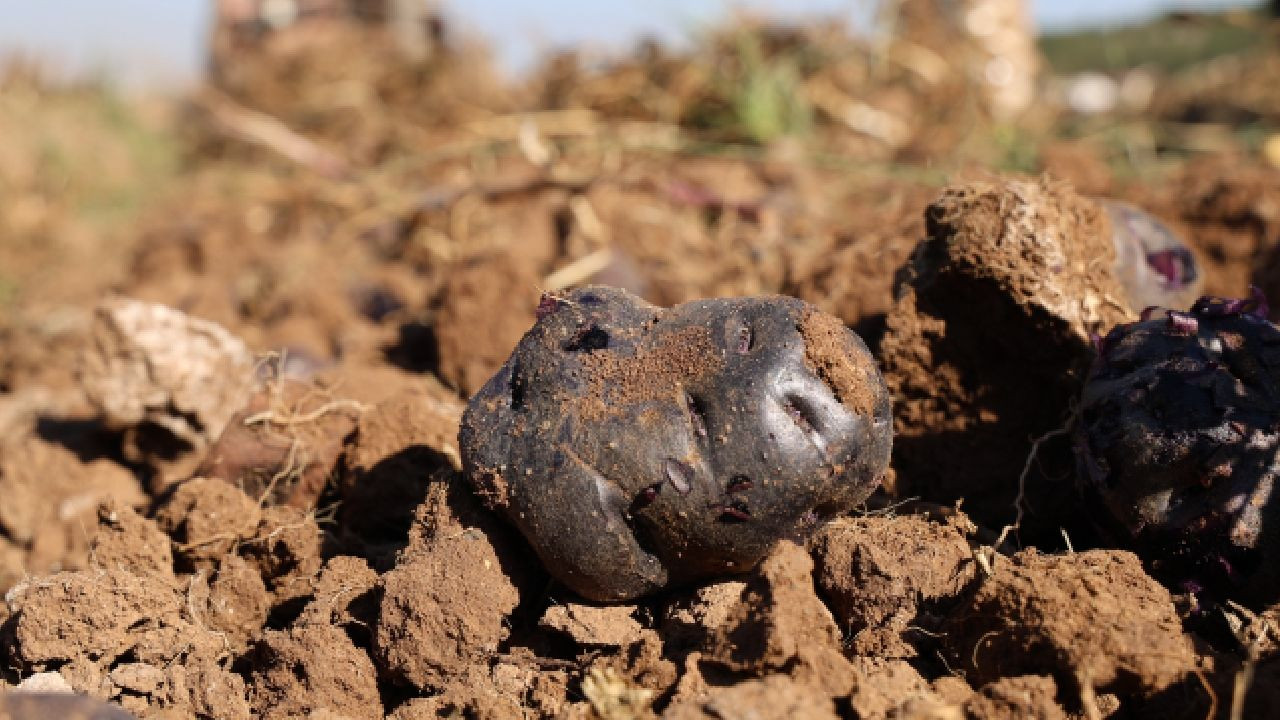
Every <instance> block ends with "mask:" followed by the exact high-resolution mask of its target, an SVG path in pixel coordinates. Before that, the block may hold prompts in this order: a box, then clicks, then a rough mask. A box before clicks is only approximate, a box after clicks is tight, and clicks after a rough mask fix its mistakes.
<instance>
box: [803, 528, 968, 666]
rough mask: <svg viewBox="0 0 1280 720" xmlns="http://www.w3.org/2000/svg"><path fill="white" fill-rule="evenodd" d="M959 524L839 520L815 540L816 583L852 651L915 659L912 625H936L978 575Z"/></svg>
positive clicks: (919, 626) (921, 626) (918, 627)
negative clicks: (910, 635) (937, 620)
mask: <svg viewBox="0 0 1280 720" xmlns="http://www.w3.org/2000/svg"><path fill="white" fill-rule="evenodd" d="M963 522H967V521H966V520H965V519H964V518H963V516H960V517H958V518H956V519H953V520H952V521H949V522H937V521H933V520H929V519H928V518H925V517H923V516H919V515H902V516H897V517H862V518H857V519H840V520H836V521H835V522H832V523H831V524H829V525H827V526H826V527H825V528H823V529H822V530H821V531H820V532H819V533H818V534H817V535H816V536H815V537H814V542H813V548H814V559H815V561H816V565H817V572H816V574H815V575H816V578H817V581H818V587H819V589H820V590H821V591H822V594H823V596H824V597H825V598H826V599H827V601H828V602H829V603H830V605H831V609H832V611H833V613H834V614H835V617H836V622H837V623H838V624H839V626H840V627H841V628H842V629H843V630H844V632H845V633H846V636H847V637H848V638H849V640H848V648H849V651H850V652H852V653H853V654H856V655H876V656H880V657H902V658H905V657H914V656H915V654H916V651H915V648H914V647H913V646H912V645H911V638H910V637H909V633H910V630H911V629H912V628H916V629H923V630H926V631H927V630H928V629H929V627H930V626H932V625H935V624H936V619H937V617H938V616H939V615H940V614H942V613H945V611H946V609H947V605H948V602H949V601H953V600H955V599H956V598H958V597H959V596H960V594H961V593H962V592H963V591H964V589H965V588H966V587H968V585H969V584H970V583H971V582H972V580H973V578H974V575H975V573H976V569H977V568H976V565H975V563H974V560H973V550H972V548H971V547H970V545H969V542H968V540H967V539H966V537H965V534H964V531H963V529H962V527H960V525H962V524H963ZM917 637H920V636H917Z"/></svg>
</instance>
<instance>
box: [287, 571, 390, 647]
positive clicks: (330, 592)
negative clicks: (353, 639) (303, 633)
mask: <svg viewBox="0 0 1280 720" xmlns="http://www.w3.org/2000/svg"><path fill="white" fill-rule="evenodd" d="M377 585H378V574H377V573H375V572H374V571H373V569H372V568H370V567H369V564H368V563H367V562H365V561H364V560H362V559H361V558H357V557H352V556H350V555H339V556H337V557H335V558H333V559H331V560H330V561H329V562H328V563H326V564H325V566H324V569H323V570H321V571H320V575H319V577H317V578H316V581H315V590H314V591H313V593H312V599H311V602H310V603H308V604H307V606H306V607H305V608H303V610H302V614H301V615H299V616H298V619H297V621H296V622H297V623H298V624H308V623H311V624H326V625H334V626H337V627H342V628H344V629H346V630H347V631H348V632H353V631H354V629H355V628H357V627H362V628H363V632H364V634H366V635H368V634H369V633H370V632H371V630H370V627H371V626H372V624H373V621H374V619H375V618H376V617H377V611H378V604H377V598H376V597H375V593H374V590H375V588H376V587H377Z"/></svg>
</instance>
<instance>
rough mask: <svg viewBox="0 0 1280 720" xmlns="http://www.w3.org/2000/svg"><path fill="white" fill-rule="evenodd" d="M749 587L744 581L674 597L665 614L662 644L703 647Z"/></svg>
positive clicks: (707, 586)
mask: <svg viewBox="0 0 1280 720" xmlns="http://www.w3.org/2000/svg"><path fill="white" fill-rule="evenodd" d="M746 587H747V585H746V583H744V582H743V581H741V580H723V581H720V582H715V583H708V584H706V585H703V586H702V587H699V588H696V589H692V590H691V591H688V592H687V593H686V594H677V595H675V596H674V597H673V598H672V601H671V603H670V604H669V605H668V606H667V607H666V608H665V610H664V611H663V620H662V625H661V630H662V638H663V641H664V642H665V643H666V644H667V645H668V646H669V647H671V648H673V649H685V650H690V649H693V648H697V647H701V646H702V645H703V644H705V643H706V642H707V641H709V640H710V638H711V636H712V634H713V633H715V631H716V630H718V629H719V628H720V627H721V626H722V625H723V624H724V622H725V620H726V619H728V617H729V613H730V612H732V611H733V609H734V607H735V606H736V605H737V604H738V599H739V598H741V597H742V591H743V590H744V589H746Z"/></svg>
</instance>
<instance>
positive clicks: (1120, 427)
mask: <svg viewBox="0 0 1280 720" xmlns="http://www.w3.org/2000/svg"><path fill="white" fill-rule="evenodd" d="M1266 317H1267V305H1266V301H1265V299H1264V298H1263V297H1262V296H1261V294H1260V293H1258V292H1257V291H1256V290H1255V291H1254V294H1253V296H1252V297H1250V298H1248V299H1244V300H1227V299H1220V298H1208V297H1206V298H1201V299H1200V300H1198V301H1196V303H1195V304H1194V305H1193V306H1192V308H1191V310H1190V311H1188V312H1177V311H1173V310H1166V309H1162V308H1148V309H1147V310H1145V311H1144V312H1143V313H1142V319H1141V320H1140V321H1138V322H1135V323H1130V324H1127V325H1121V326H1118V327H1116V328H1115V329H1114V330H1112V331H1111V332H1110V333H1109V334H1108V335H1107V336H1106V337H1105V338H1103V339H1101V341H1100V342H1099V343H1098V358H1097V361H1096V363H1095V364H1094V367H1093V369H1092V371H1091V373H1090V377H1089V380H1088V382H1087V383H1086V385H1085V388H1084V393H1083V398H1082V402H1081V406H1080V410H1079V412H1080V416H1079V421H1078V423H1077V428H1076V447H1077V450H1078V453H1079V457H1080V464H1081V477H1082V480H1083V484H1084V489H1085V492H1086V495H1087V496H1089V497H1093V498H1095V499H1097V500H1098V501H1099V502H1100V503H1101V504H1102V505H1103V507H1104V509H1105V513H1104V514H1105V515H1106V516H1107V517H1109V518H1110V519H1111V520H1112V521H1114V529H1115V530H1117V531H1118V532H1119V533H1121V534H1123V535H1126V536H1127V538H1128V539H1129V540H1131V541H1132V542H1133V543H1135V545H1136V546H1137V547H1136V549H1137V550H1138V551H1139V553H1140V554H1142V555H1143V557H1144V559H1146V560H1147V562H1148V564H1149V565H1150V567H1151V569H1152V570H1153V571H1154V572H1155V574H1156V575H1157V576H1159V577H1161V578H1163V579H1165V580H1166V581H1167V582H1170V583H1171V584H1174V585H1180V586H1182V587H1184V588H1194V589H1208V590H1210V591H1212V592H1214V593H1215V594H1218V595H1220V596H1226V597H1232V598H1237V599H1240V600H1243V601H1246V602H1249V601H1255V602H1269V601H1272V600H1274V599H1276V597H1277V593H1278V591H1280V583H1278V582H1277V576H1278V573H1277V569H1276V568H1275V560H1276V555H1275V552H1276V549H1275V543H1276V542H1277V536H1278V535H1280V528H1277V527H1276V524H1277V523H1280V508H1277V507H1276V499H1275V498H1273V496H1272V495H1273V485H1274V483H1275V473H1276V470H1277V460H1278V459H1280V458H1278V456H1277V453H1278V452H1280V330H1278V329H1277V328H1276V327H1275V326H1274V325H1272V324H1271V323H1269V322H1267V319H1266Z"/></svg>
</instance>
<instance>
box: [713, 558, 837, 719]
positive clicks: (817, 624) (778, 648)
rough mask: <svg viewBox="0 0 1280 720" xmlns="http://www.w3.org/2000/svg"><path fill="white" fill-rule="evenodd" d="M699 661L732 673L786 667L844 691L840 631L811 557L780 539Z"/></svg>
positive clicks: (797, 675) (833, 690)
mask: <svg viewBox="0 0 1280 720" xmlns="http://www.w3.org/2000/svg"><path fill="white" fill-rule="evenodd" d="M703 661H704V662H708V663H712V664H715V665H718V666H721V667H723V668H726V669H728V670H731V671H733V672H738V673H749V674H752V675H764V674H765V673H766V672H768V671H779V670H780V671H786V672H789V673H790V674H791V675H792V677H794V678H796V679H799V680H804V681H806V682H810V683H813V684H814V685H815V686H817V687H819V688H822V689H823V690H824V691H825V692H827V693H828V695H829V696H830V697H839V696H842V695H846V694H848V692H849V689H850V687H851V685H852V682H853V674H854V673H853V669H852V668H851V667H850V666H849V663H848V661H847V660H845V658H844V655H843V654H842V652H841V643H840V630H839V629H838V628H837V627H836V623H835V620H834V619H833V618H832V617H831V611H830V610H828V609H827V607H826V606H825V605H824V604H823V603H822V601H821V600H820V599H819V598H818V594H817V591H816V590H815V588H814V584H813V560H812V559H811V558H810V557H809V554H808V553H807V552H805V550H804V548H802V547H800V546H799V545H797V544H795V543H793V542H790V541H783V542H781V543H779V544H778V545H777V547H776V548H775V549H774V551H773V552H772V553H770V554H769V556H768V557H766V558H765V560H764V562H762V563H761V564H760V567H759V569H758V570H757V572H756V573H755V574H754V575H752V576H751V578H750V579H749V580H748V581H747V586H746V589H745V590H744V591H743V593H742V596H741V598H740V599H739V601H738V603H737V605H736V606H735V607H734V608H733V610H731V611H730V612H729V615H728V617H727V618H726V619H725V622H724V624H723V625H722V626H721V627H720V628H718V630H717V631H716V633H715V634H714V635H713V636H712V637H711V639H710V641H709V642H708V644H707V646H706V648H705V652H704V653H703Z"/></svg>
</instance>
